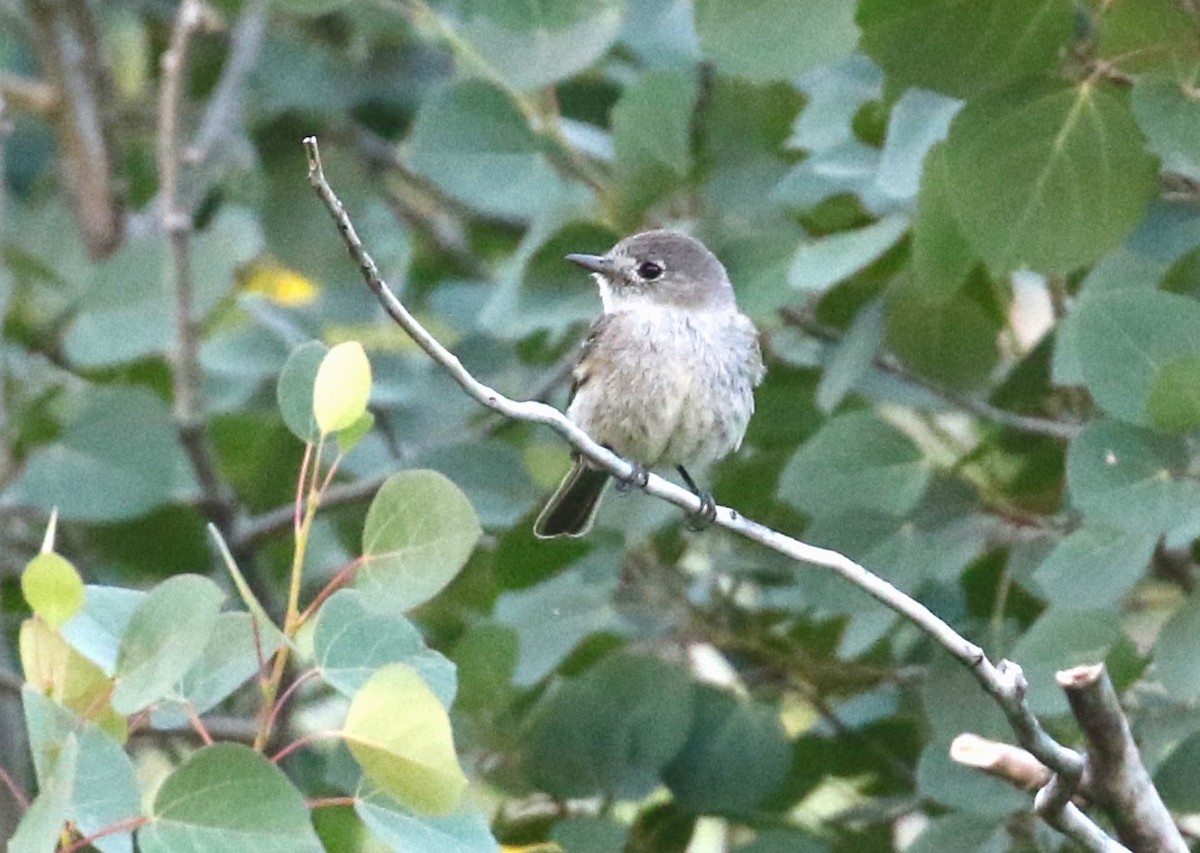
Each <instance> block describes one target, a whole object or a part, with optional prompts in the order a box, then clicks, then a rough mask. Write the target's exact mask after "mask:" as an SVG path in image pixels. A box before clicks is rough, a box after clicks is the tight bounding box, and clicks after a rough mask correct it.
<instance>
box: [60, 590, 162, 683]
mask: <svg viewBox="0 0 1200 853" xmlns="http://www.w3.org/2000/svg"><path fill="white" fill-rule="evenodd" d="M145 598H146V593H145V592H142V591H141V590H137V589H122V588H121V587H115V586H98V585H96V584H89V585H88V586H86V587H84V597H83V609H82V610H81V611H80V612H79V613H78V614H76V616H75V618H74V619H72V620H71V621H70V622H68V623H67V624H66V625H64V626H63V629H62V633H63V636H64V637H65V638H66V639H67V642H69V643H70V644H71V646H72V647H73V648H74V649H76V650H77V651H78V652H79V653H80V654H82V655H84V656H85V657H86V658H87V659H88V660H90V661H93V662H94V663H95V664H96V665H97V666H99V667H100V668H101V669H103V670H104V671H105V672H106V673H108V674H109V675H111V674H112V673H114V672H116V669H117V654H118V650H119V649H120V647H121V637H122V635H124V633H125V627H126V626H127V625H128V624H129V620H130V619H131V618H133V612H134V611H135V610H136V609H137V606H138V605H139V604H141V603H142V601H143V600H145Z"/></svg>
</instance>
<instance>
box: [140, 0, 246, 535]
mask: <svg viewBox="0 0 1200 853" xmlns="http://www.w3.org/2000/svg"><path fill="white" fill-rule="evenodd" d="M202 11H203V7H202V6H201V4H200V2H199V0H184V2H183V4H182V5H181V6H180V7H179V12H178V13H177V14H176V16H175V25H174V27H173V28H172V30H171V41H170V44H169V45H168V47H167V50H166V52H165V53H163V56H162V83H161V86H160V90H159V100H158V140H157V153H158V179H159V199H158V202H159V216H160V218H161V223H162V228H163V231H164V232H166V234H167V236H168V237H169V239H170V242H171V254H170V256H169V257H168V259H167V269H166V272H165V277H166V279H167V280H168V281H170V282H171V284H172V291H173V292H174V294H175V351H174V364H173V367H174V369H173V370H172V371H171V379H172V383H173V391H174V397H175V422H176V424H177V426H178V430H179V439H180V442H181V443H182V444H183V447H184V450H185V451H186V452H187V455H188V459H189V460H190V462H191V463H192V469H193V471H195V473H196V479H197V480H198V481H199V483H200V490H201V494H202V495H203V500H204V508H205V511H206V514H207V515H208V516H209V517H210V518H212V519H213V520H214V521H215V522H216V523H217V526H218V527H220V528H221V529H222V530H225V531H228V530H229V529H230V526H231V524H232V520H233V515H234V511H233V504H232V500H231V498H230V497H229V496H228V494H227V489H226V488H225V487H224V485H223V484H222V482H221V480H220V478H219V477H218V476H217V471H216V467H215V466H214V464H213V460H212V454H211V452H210V450H209V448H208V443H207V441H206V439H205V436H204V416H203V411H202V402H201V399H200V396H201V387H202V381H203V377H202V376H201V372H200V320H199V318H198V317H197V316H196V308H195V294H194V288H193V281H192V259H191V248H192V239H191V237H192V216H191V212H190V211H189V210H187V209H186V208H185V207H184V206H183V205H182V204H181V202H180V197H179V173H180V144H179V108H180V103H181V101H182V97H183V80H184V72H185V70H186V68H187V54H188V47H189V45H190V44H191V39H192V36H193V35H194V34H195V32H196V29H197V28H198V27H199V25H200V22H201V13H202Z"/></svg>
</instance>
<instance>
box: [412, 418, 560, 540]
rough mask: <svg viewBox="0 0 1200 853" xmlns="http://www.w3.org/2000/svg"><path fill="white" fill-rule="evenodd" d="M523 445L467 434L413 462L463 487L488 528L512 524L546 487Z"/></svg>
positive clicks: (542, 494)
mask: <svg viewBox="0 0 1200 853" xmlns="http://www.w3.org/2000/svg"><path fill="white" fill-rule="evenodd" d="M525 463H526V460H525V457H524V455H523V454H522V452H521V449H519V448H517V447H514V446H513V444H512V443H511V442H508V441H505V440H503V439H500V438H494V439H486V438H481V437H470V438H467V437H466V436H464V441H463V442H462V443H455V444H449V445H444V446H441V447H437V448H435V449H433V450H431V451H429V452H427V453H418V454H416V455H415V456H414V457H413V459H412V464H413V465H414V466H419V467H421V468H432V469H433V470H435V471H441V472H442V473H443V474H445V475H446V476H447V477H449V478H450V479H451V480H453V481H454V484H455V485H456V486H458V487H459V488H460V489H462V491H463V493H464V494H465V495H466V496H467V498H468V499H469V500H470V501H471V506H473V507H474V508H475V513H476V515H478V516H479V523H480V524H482V525H483V526H484V527H489V528H507V527H512V526H513V525H514V524H516V523H517V522H518V521H520V520H521V519H522V518H523V517H524V516H525V515H526V514H527V513H528V512H529V511H530V510H531V509H532V508H533V507H534V505H536V504H539V503H540V502H541V501H543V500H545V497H546V492H545V489H544V488H543V487H541V486H539V485H537V484H535V483H534V482H533V479H532V478H531V477H530V476H529V471H528V470H527V468H526V464H525Z"/></svg>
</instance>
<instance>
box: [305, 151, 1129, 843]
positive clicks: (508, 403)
mask: <svg viewBox="0 0 1200 853" xmlns="http://www.w3.org/2000/svg"><path fill="white" fill-rule="evenodd" d="M304 147H305V151H306V153H307V156H308V180H309V183H310V184H311V185H312V187H313V188H314V189H315V190H316V192H317V194H318V195H319V196H320V198H321V200H322V201H323V202H324V204H325V206H326V208H327V209H328V210H329V213H330V214H331V215H332V216H333V219H334V222H335V223H336V225H337V227H338V230H339V231H340V232H341V235H342V240H343V242H344V243H345V245H346V248H347V250H348V251H349V253H350V256H351V258H353V260H354V261H355V262H356V263H357V264H358V266H359V269H360V271H361V272H362V275H363V279H364V280H365V281H366V283H367V286H368V287H370V288H371V290H372V291H373V292H374V293H375V295H376V296H377V297H378V299H379V301H380V303H381V304H382V305H383V307H384V310H385V311H386V312H387V314H388V316H390V317H391V318H392V319H393V320H394V321H395V322H396V323H397V324H399V325H400V326H401V327H402V328H403V329H404V330H405V331H406V332H407V333H408V334H409V335H410V336H411V337H412V339H413V340H414V341H415V342H416V343H417V345H418V346H420V347H421V348H422V349H423V350H424V351H425V352H426V353H427V354H428V355H429V356H430V357H431V358H433V359H434V360H435V361H436V362H437V363H438V364H440V365H441V366H442V367H443V368H444V369H445V370H446V371H447V372H448V373H449V374H450V375H451V377H452V378H453V379H454V380H455V381H456V382H457V383H458V384H459V385H460V386H461V387H462V389H463V390H464V391H465V392H466V393H467V394H468V395H470V396H471V397H473V398H474V399H475V400H477V401H478V402H479V403H481V404H482V405H484V406H487V407H488V408H490V409H493V410H495V411H497V412H500V413H501V414H503V415H505V416H507V417H510V418H514V419H516V420H522V421H526V422H528V423H533V424H541V425H544V426H548V427H550V428H551V429H552V430H554V431H555V432H556V433H558V434H559V435H560V436H562V437H563V438H564V439H566V440H567V442H568V443H569V444H570V445H571V447H572V448H574V449H575V450H576V451H577V452H579V453H580V454H582V455H583V456H584V457H586V458H587V459H588V460H589V461H590V462H592V463H593V464H594V465H596V466H597V467H598V468H601V469H603V470H605V471H608V472H609V473H611V474H613V475H615V476H617V477H619V478H623V479H629V478H630V476H631V475H632V474H633V470H634V467H633V465H632V464H631V463H629V462H628V461H626V460H624V459H622V458H621V457H619V456H617V455H616V454H614V453H612V452H611V451H609V450H607V449H606V448H604V447H602V446H600V445H599V444H597V443H596V442H595V441H593V440H592V439H591V438H590V437H589V436H588V435H587V434H586V433H585V432H584V431H583V430H581V429H580V428H579V427H578V426H576V425H575V424H573V423H572V422H571V421H570V420H568V419H567V417H566V416H565V415H563V414H562V412H560V411H558V410H557V409H555V408H553V407H551V406H548V405H546V404H544V403H540V402H537V401H524V402H520V401H515V400H512V399H510V398H508V397H506V396H504V395H502V394H500V393H499V392H498V391H496V390H495V389H493V388H490V387H488V386H487V385H484V384H483V383H481V382H479V381H478V380H477V379H476V378H475V377H474V376H473V375H472V374H471V373H470V372H469V371H468V370H467V369H466V368H465V367H464V366H463V364H462V362H460V361H459V360H458V358H457V357H456V356H455V355H454V354H453V353H451V352H450V351H449V350H447V349H446V348H445V347H444V346H442V344H441V343H440V342H439V341H438V340H437V339H436V338H434V337H433V336H432V335H431V334H430V333H429V332H428V331H427V330H426V329H425V328H424V326H422V325H421V324H420V323H419V322H418V321H417V320H416V319H415V318H414V317H413V316H412V314H410V313H409V312H408V310H407V309H406V308H405V307H404V305H403V304H401V303H400V301H399V300H398V299H397V298H396V297H395V295H394V294H393V293H392V291H391V290H390V289H389V288H388V287H387V285H386V283H385V282H384V281H383V280H382V279H381V278H380V276H379V271H378V268H377V267H376V265H375V262H374V260H372V258H371V256H370V255H369V254H368V253H367V251H366V249H365V248H364V247H363V244H362V241H361V240H360V239H359V237H358V234H357V232H356V231H355V229H354V225H353V224H352V223H351V221H350V218H349V216H348V215H347V214H346V211H345V208H344V207H343V205H342V203H341V201H340V200H339V199H338V198H337V196H336V194H335V193H334V192H333V190H332V188H331V187H330V186H329V183H328V181H327V180H326V178H325V175H324V172H323V170H322V167H321V158H320V151H319V149H318V146H317V141H316V139H315V138H314V137H308V138H306V139H305V140H304ZM643 490H644V491H646V492H647V493H649V494H651V495H654V496H655V497H658V498H660V499H662V500H665V501H667V502H668V503H671V504H674V505H675V506H677V507H679V508H681V509H683V510H685V511H687V512H689V513H695V512H698V511H699V510H700V499H699V498H698V497H697V496H696V495H694V494H693V493H691V492H690V491H687V490H686V489H683V488H682V487H680V486H676V485H675V484H673V483H671V482H670V481H668V480H666V479H664V478H662V477H660V476H657V475H655V474H651V475H650V476H649V477H648V479H647V482H646V484H645V486H644V487H643ZM714 523H715V524H716V525H717V526H720V527H723V528H725V529H727V530H729V531H732V532H733V533H736V534H738V535H740V536H742V537H744V538H746V539H749V540H751V541H753V542H757V543H759V544H761V545H763V546H765V547H767V548H770V549H772V550H774V551H776V552H777V553H779V554H782V555H783V556H785V557H788V558H790V559H792V560H794V561H797V562H802V563H808V564H811V565H814V566H818V567H821V568H825V569H829V570H831V571H833V572H835V573H837V574H838V575H840V576H842V577H843V578H845V579H846V580H848V581H849V582H850V583H852V584H854V585H855V586H857V587H858V588H859V589H861V590H863V591H864V592H866V593H867V594H868V595H870V596H872V597H873V598H875V599H876V600H878V601H880V602H881V603H883V604H884V605H885V606H887V607H888V608H890V609H891V610H893V611H895V612H896V613H898V614H900V615H901V616H904V617H905V618H906V619H908V620H910V621H911V622H912V623H913V624H915V625H916V626H917V627H918V628H920V629H921V630H922V631H924V632H925V633H926V634H928V635H929V636H930V637H931V638H932V639H933V640H935V641H936V642H937V643H938V644H939V645H940V646H942V648H944V649H945V650H946V651H948V652H949V653H950V654H951V655H953V656H954V657H955V658H956V659H957V660H958V661H959V662H960V663H962V664H963V665H964V666H966V667H967V668H968V669H970V670H971V672H972V673H973V674H974V675H975V677H976V679H977V680H978V681H979V682H980V684H981V685H982V686H983V688H984V690H985V691H987V693H988V694H989V695H991V696H992V697H993V698H994V699H995V700H996V702H997V703H998V704H999V705H1000V707H1001V709H1002V710H1003V711H1004V713H1005V716H1006V717H1007V718H1008V720H1009V722H1010V724H1011V725H1012V727H1013V729H1014V731H1015V732H1016V734H1017V738H1018V740H1019V741H1020V743H1021V745H1022V746H1024V747H1025V748H1026V749H1027V750H1029V752H1031V753H1032V754H1033V755H1034V756H1036V757H1037V758H1038V760H1040V761H1042V762H1043V763H1044V764H1046V765H1047V766H1049V767H1050V768H1051V769H1052V770H1054V772H1055V776H1054V777H1053V778H1052V779H1051V780H1050V783H1049V785H1054V786H1056V787H1055V788H1053V789H1050V790H1048V791H1047V788H1043V790H1042V791H1041V792H1039V796H1042V797H1043V799H1044V800H1046V801H1048V803H1049V806H1048V807H1047V808H1046V809H1045V811H1044V816H1045V817H1046V818H1047V819H1048V820H1050V821H1051V822H1054V823H1055V825H1056V827H1057V828H1058V829H1060V831H1063V832H1064V833H1066V834H1068V835H1069V836H1070V837H1072V838H1075V839H1076V840H1078V841H1080V843H1084V844H1085V846H1087V847H1088V849H1094V850H1109V851H1112V850H1120V849H1122V848H1121V846H1120V845H1119V844H1117V843H1116V842H1115V841H1112V839H1110V838H1108V836H1107V835H1105V833H1104V832H1103V831H1102V830H1101V829H1100V828H1099V827H1098V826H1096V825H1095V824H1094V823H1093V822H1092V821H1091V820H1090V819H1089V818H1088V817H1087V816H1086V815H1084V814H1083V813H1082V812H1081V811H1079V810H1078V809H1077V808H1076V807H1075V806H1074V805H1072V804H1071V803H1070V802H1069V799H1070V793H1071V792H1073V791H1074V789H1075V787H1076V786H1077V785H1078V784H1079V780H1080V778H1081V777H1082V775H1083V769H1084V760H1083V757H1082V756H1081V755H1080V754H1079V753H1077V752H1075V751H1074V750H1072V749H1069V748H1067V747H1065V746H1063V745H1062V744H1060V743H1058V742H1057V741H1055V740H1054V739H1053V738H1052V737H1050V735H1049V734H1047V733H1046V732H1045V730H1044V729H1042V727H1041V724H1040V723H1039V722H1038V720H1037V718H1036V717H1035V716H1034V715H1033V713H1032V712H1031V711H1030V710H1029V706H1028V705H1027V703H1026V702H1025V692H1026V689H1027V684H1026V681H1025V678H1024V675H1023V674H1022V672H1021V668H1020V667H1019V666H1017V665H1016V664H1013V663H1012V662H1010V661H1001V662H1000V663H999V664H993V663H992V662H991V661H990V660H988V658H987V656H986V655H985V654H984V653H983V650H982V649H981V648H980V647H979V646H977V645H975V644H974V643H972V642H970V641H969V640H967V639H966V638H964V637H962V636H961V635H960V634H958V633H957V632H956V631H955V630H954V629H953V628H952V627H950V625H949V624H947V623H946V622H944V621H943V620H942V619H940V618H939V617H938V616H937V615H935V614H934V613H933V612H932V611H930V610H929V609H928V608H927V607H925V606H924V605H923V604H921V603H920V602H918V601H916V600H915V599H913V598H911V597H909V596H908V595H905V594H904V593H903V592H901V591H900V590H899V589H897V588H896V587H894V586H893V585H892V584H890V583H888V582H887V581H886V580H884V579H883V578H881V577H879V576H878V575H875V574H873V573H871V572H870V571H868V570H867V569H865V568H863V567H862V566H860V565H859V564H858V563H856V562H854V561H853V560H851V559H849V558H848V557H846V556H844V555H842V554H839V553H837V552H836V551H830V550H827V549H824V548H817V547H814V546H812V545H808V544H806V543H804V542H801V541H800V540H798V539H795V538H793V537H791V536H788V535H786V534H783V533H780V532H778V531H776V530H773V529H771V528H769V527H766V526H765V525H762V524H759V523H757V522H755V521H752V520H750V519H748V518H745V517H744V516H742V515H740V514H739V513H737V512H736V511H734V510H732V509H729V508H728V507H724V506H719V507H717V511H716V518H715V521H714ZM1047 787H1049V786H1047ZM1064 787H1065V789H1066V790H1067V795H1066V797H1065V798H1063V797H1060V796H1059V792H1060V790H1061V789H1062V788H1064ZM1043 795H1044V796H1043ZM1060 801H1061V803H1065V805H1064V804H1061V803H1060ZM1098 844H1099V845H1102V846H1096V845H1098Z"/></svg>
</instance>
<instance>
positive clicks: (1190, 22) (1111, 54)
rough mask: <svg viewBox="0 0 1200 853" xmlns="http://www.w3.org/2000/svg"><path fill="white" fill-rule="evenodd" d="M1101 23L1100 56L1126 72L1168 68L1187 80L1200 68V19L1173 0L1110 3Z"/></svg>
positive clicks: (1100, 16)
mask: <svg viewBox="0 0 1200 853" xmlns="http://www.w3.org/2000/svg"><path fill="white" fill-rule="evenodd" d="M1097 24H1098V29H1099V38H1097V40H1096V55H1097V57H1099V58H1100V59H1104V60H1106V61H1107V62H1109V63H1111V64H1112V65H1113V66H1115V67H1116V68H1117V69H1119V70H1120V71H1123V72H1125V73H1126V74H1142V73H1146V72H1152V71H1167V72H1172V73H1174V74H1175V75H1176V76H1177V78H1178V79H1180V80H1185V79H1187V78H1191V77H1194V75H1195V73H1196V71H1197V70H1198V69H1200V21H1198V20H1197V17H1196V13H1195V11H1194V10H1191V9H1187V8H1185V7H1182V6H1179V5H1178V4H1176V3H1174V2H1172V0H1137V2H1130V0H1123V2H1118V3H1106V4H1104V6H1103V7H1102V9H1101V11H1100V14H1099V15H1098V21H1097Z"/></svg>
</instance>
